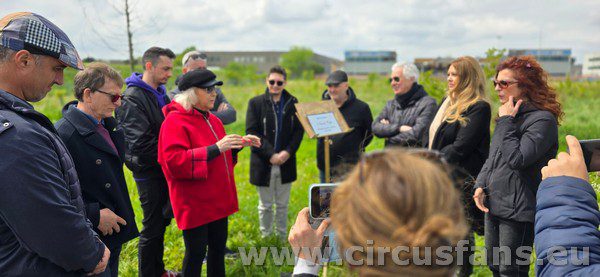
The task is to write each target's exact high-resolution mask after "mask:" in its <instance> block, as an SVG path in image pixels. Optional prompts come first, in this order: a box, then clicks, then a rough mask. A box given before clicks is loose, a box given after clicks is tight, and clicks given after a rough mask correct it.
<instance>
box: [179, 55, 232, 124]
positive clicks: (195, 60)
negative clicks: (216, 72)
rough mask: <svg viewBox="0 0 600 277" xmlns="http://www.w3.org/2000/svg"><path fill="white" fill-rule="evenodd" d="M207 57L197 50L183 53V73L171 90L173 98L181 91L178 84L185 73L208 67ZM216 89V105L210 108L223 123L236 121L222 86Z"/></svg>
mask: <svg viewBox="0 0 600 277" xmlns="http://www.w3.org/2000/svg"><path fill="white" fill-rule="evenodd" d="M207 58H208V57H207V56H206V54H204V53H201V52H199V51H195V50H194V51H190V52H187V53H185V55H183V59H181V63H182V66H183V67H182V68H181V71H182V74H181V75H179V76H178V77H177V79H175V89H174V90H172V91H171V92H169V98H171V99H173V97H174V96H175V94H177V93H179V88H177V85H178V84H179V80H180V79H181V76H183V74H185V73H187V72H188V71H191V70H196V69H206V66H207V63H206V62H207ZM216 90H217V98H216V99H215V105H214V107H213V108H212V109H211V110H210V112H211V113H212V114H214V115H216V116H217V117H218V118H219V119H220V120H221V122H223V125H227V124H231V123H233V122H235V120H236V111H235V109H234V108H233V106H232V105H231V104H229V102H228V101H227V98H225V95H224V94H223V92H221V88H219V87H216Z"/></svg>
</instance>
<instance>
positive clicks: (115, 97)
mask: <svg viewBox="0 0 600 277" xmlns="http://www.w3.org/2000/svg"><path fill="white" fill-rule="evenodd" d="M96 91H97V92H100V93H103V94H106V95H108V96H110V101H111V102H113V103H115V102H117V101H119V99H121V97H123V96H121V94H118V93H117V94H112V93H108V92H106V91H101V90H99V89H96Z"/></svg>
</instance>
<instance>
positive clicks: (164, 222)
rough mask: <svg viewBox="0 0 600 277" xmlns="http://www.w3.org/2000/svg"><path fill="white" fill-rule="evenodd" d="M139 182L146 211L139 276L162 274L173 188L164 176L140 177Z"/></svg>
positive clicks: (138, 186)
mask: <svg viewBox="0 0 600 277" xmlns="http://www.w3.org/2000/svg"><path fill="white" fill-rule="evenodd" d="M136 185H137V188H138V193H139V195H140V202H141V205H142V210H143V212H144V219H143V220H142V225H143V228H142V231H141V232H140V241H139V244H138V270H139V276H143V277H158V276H161V275H162V274H163V273H164V272H165V264H164V262H163V252H164V238H165V230H166V228H167V226H169V224H170V223H171V218H170V217H168V216H166V215H165V213H166V211H167V210H168V208H169V207H170V204H169V203H170V202H169V188H168V186H167V181H166V180H165V179H164V178H149V179H136Z"/></svg>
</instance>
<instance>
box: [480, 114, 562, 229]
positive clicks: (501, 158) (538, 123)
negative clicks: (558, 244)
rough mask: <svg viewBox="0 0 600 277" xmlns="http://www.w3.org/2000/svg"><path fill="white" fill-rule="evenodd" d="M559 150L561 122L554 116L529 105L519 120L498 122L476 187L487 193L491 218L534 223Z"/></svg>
mask: <svg viewBox="0 0 600 277" xmlns="http://www.w3.org/2000/svg"><path fill="white" fill-rule="evenodd" d="M557 150H558V122H557V121H556V118H555V117H554V115H553V114H552V113H550V112H548V111H544V110H540V109H537V108H536V107H534V106H533V105H531V104H527V103H526V104H524V105H523V106H522V107H521V109H520V111H519V113H517V116H516V117H512V116H502V117H500V118H498V119H497V120H496V129H495V131H494V136H493V137H492V146H491V148H490V155H489V157H488V159H487V160H486V162H485V164H484V165H483V168H482V169H481V172H480V173H479V176H478V177H477V181H476V184H475V187H476V188H483V189H484V190H485V192H486V196H487V197H486V203H485V205H486V207H487V208H488V209H490V214H492V215H494V216H496V217H499V218H502V219H509V220H514V221H520V222H534V216H535V204H536V198H535V195H536V192H537V189H538V185H539V184H540V182H541V180H542V173H541V169H542V167H544V166H545V165H546V164H547V163H548V161H549V160H550V159H552V158H554V157H555V156H556V151H557Z"/></svg>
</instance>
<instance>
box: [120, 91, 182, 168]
mask: <svg viewBox="0 0 600 277" xmlns="http://www.w3.org/2000/svg"><path fill="white" fill-rule="evenodd" d="M164 99H165V103H167V104H168V103H170V100H169V97H168V96H167V95H166V94H165V95H164ZM115 115H116V118H117V120H118V122H119V125H118V129H119V130H123V132H124V133H125V146H126V147H125V165H127V167H128V168H129V169H130V170H131V172H133V176H134V177H135V178H149V177H159V178H164V176H163V173H162V169H161V167H160V165H159V164H158V133H159V132H160V126H161V125H162V122H163V121H164V120H165V116H164V115H163V113H162V110H161V109H160V107H159V105H158V101H157V100H156V97H155V96H154V95H153V94H152V92H149V91H146V90H144V89H143V88H141V87H138V86H133V85H129V84H128V86H127V89H126V90H125V92H124V93H123V99H122V100H121V106H120V107H118V108H117V109H116V111H115Z"/></svg>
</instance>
